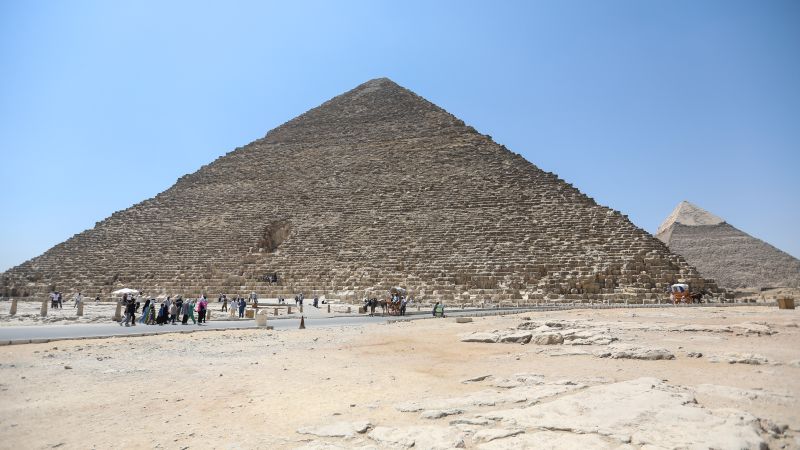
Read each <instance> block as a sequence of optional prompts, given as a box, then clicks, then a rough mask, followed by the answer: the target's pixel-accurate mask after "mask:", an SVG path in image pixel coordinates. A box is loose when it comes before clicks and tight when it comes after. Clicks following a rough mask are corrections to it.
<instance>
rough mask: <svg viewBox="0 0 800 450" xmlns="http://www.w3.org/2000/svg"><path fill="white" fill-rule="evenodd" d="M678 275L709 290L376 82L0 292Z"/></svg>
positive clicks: (553, 183)
mask: <svg viewBox="0 0 800 450" xmlns="http://www.w3.org/2000/svg"><path fill="white" fill-rule="evenodd" d="M268 273H277V275H278V280H279V282H278V284H277V285H270V284H268V283H266V282H265V281H262V277H263V276H264V275H265V274H268ZM678 280H685V281H689V282H691V283H693V285H694V286H697V287H704V286H705V287H709V288H712V289H713V288H714V285H713V283H710V284H709V283H707V281H706V280H704V279H703V278H701V277H700V276H699V275H698V273H697V271H696V270H695V269H694V268H692V267H691V266H689V265H688V264H687V263H686V262H685V261H684V260H683V259H682V258H681V257H679V256H677V255H675V254H673V253H671V252H670V251H669V249H668V248H667V247H666V246H665V245H664V244H662V243H661V242H660V241H659V240H657V239H655V238H653V237H652V236H651V235H649V234H648V233H647V232H645V231H643V230H641V229H640V228H638V227H636V226H635V225H633V224H632V223H631V222H630V221H629V220H628V219H627V217H625V216H624V215H621V214H620V213H619V212H617V211H614V210H611V209H609V208H606V207H603V206H599V205H597V204H596V203H595V202H594V201H593V200H592V199H591V198H589V197H587V196H585V195H584V194H582V193H581V192H579V191H578V190H577V189H575V188H574V187H572V186H571V185H570V184H567V183H565V182H564V181H563V180H560V179H559V178H558V177H557V176H556V175H554V174H552V173H548V172H544V171H542V170H540V169H538V168H537V167H535V166H534V165H533V164H531V163H529V162H528V161H526V160H525V159H524V158H522V157H521V156H520V155H517V154H515V153H512V152H511V151H509V150H507V149H506V148H505V147H504V146H501V145H498V144H496V143H495V142H493V141H492V139H491V138H490V137H488V136H484V135H481V134H479V133H478V132H476V131H475V130H474V129H473V128H472V127H469V126H466V125H465V124H464V123H463V122H462V121H461V120H459V119H457V118H456V117H454V116H453V115H451V114H449V113H447V112H446V111H444V110H443V109H441V108H439V107H437V106H436V105H434V104H432V103H430V102H428V101H426V100H425V99H423V98H421V97H419V96H417V95H416V94H414V93H412V92H410V91H409V90H407V89H404V88H402V87H400V86H398V85H397V84H395V83H394V82H392V81H391V80H388V79H385V78H383V79H376V80H371V81H369V82H367V83H364V84H362V85H360V86H358V87H356V88H355V89H353V90H351V91H349V92H347V93H345V94H343V95H340V96H338V97H335V98H333V99H331V100H329V101H327V102H325V103H324V104H322V105H321V106H319V107H317V108H314V109H312V110H310V111H308V112H306V113H305V114H302V115H300V116H298V117H297V118H295V119H293V120H291V121H289V122H287V123H285V124H283V125H281V126H279V127H278V128H275V129H274V130H272V131H270V132H269V133H268V134H267V135H266V136H265V137H264V138H262V139H259V140H257V141H255V142H252V143H250V144H248V145H246V146H244V147H241V148H238V149H236V150H234V151H232V152H230V153H228V154H226V155H225V156H222V157H220V158H219V159H217V160H216V161H214V162H213V163H211V164H208V165H206V166H203V167H202V168H200V170H198V171H197V172H195V173H192V174H190V175H186V176H184V177H182V178H180V179H179V180H178V181H177V182H176V183H175V185H173V186H172V187H171V188H169V189H168V190H166V191H164V192H162V193H161V194H159V195H157V196H156V197H155V198H151V199H148V200H145V201H143V202H141V203H139V204H136V205H134V206H132V207H130V208H128V209H126V210H124V211H119V212H117V213H115V214H113V215H112V216H111V217H109V218H107V219H105V220H103V221H102V222H99V223H97V224H96V226H95V227H94V228H92V229H90V230H87V231H85V232H83V233H80V234H78V235H75V236H73V237H72V238H70V239H68V240H67V241H65V242H63V243H61V244H59V245H56V246H55V247H53V248H52V249H50V250H48V251H47V252H45V253H44V254H43V255H41V256H38V257H36V258H33V259H32V260H30V261H27V262H25V263H23V264H21V265H19V266H17V267H14V268H12V269H10V270H9V271H7V272H6V273H4V274H3V275H2V282H3V286H2V288H3V290H4V292H5V293H6V294H7V295H34V294H37V295H38V294H41V293H44V292H47V291H48V290H49V289H54V288H55V289H58V290H61V291H65V292H69V291H71V290H72V289H81V290H82V291H83V292H84V293H85V294H89V295H95V294H96V293H97V294H106V293H108V292H109V291H111V290H113V289H115V288H118V287H121V286H123V285H124V286H127V287H134V288H137V289H142V290H144V291H145V292H146V293H150V294H157V293H168V294H178V293H180V294H183V295H197V294H199V293H201V292H204V293H207V294H210V295H215V294H216V293H218V292H225V293H229V294H231V293H241V294H246V293H248V292H250V291H256V292H258V293H259V294H260V295H262V296H277V295H285V296H291V295H293V294H294V293H297V292H304V293H305V294H306V295H310V294H311V293H319V294H327V295H329V296H332V297H333V296H344V295H351V296H353V297H361V296H363V295H370V294H373V295H381V296H383V295H384V294H385V292H386V289H387V288H389V287H391V286H395V285H400V286H403V287H406V288H408V289H409V290H411V292H412V295H413V296H414V297H415V298H418V299H428V300H433V299H444V300H447V301H450V300H458V301H460V302H468V301H473V302H475V301H479V302H483V301H495V302H499V301H504V300H519V299H523V300H529V301H533V300H538V299H542V298H551V299H565V300H586V299H613V300H617V301H620V300H624V299H628V298H630V299H633V298H645V297H650V298H654V297H655V296H658V295H661V294H662V292H663V285H664V284H665V283H670V282H675V281H678Z"/></svg>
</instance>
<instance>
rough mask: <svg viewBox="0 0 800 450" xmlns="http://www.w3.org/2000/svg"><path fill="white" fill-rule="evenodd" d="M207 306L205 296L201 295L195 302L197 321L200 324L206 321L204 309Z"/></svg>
mask: <svg viewBox="0 0 800 450" xmlns="http://www.w3.org/2000/svg"><path fill="white" fill-rule="evenodd" d="M207 308H208V302H207V301H206V298H205V296H203V297H202V298H201V299H200V301H198V302H197V322H198V323H200V324H203V323H206V309H207Z"/></svg>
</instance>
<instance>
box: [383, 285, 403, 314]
mask: <svg viewBox="0 0 800 450" xmlns="http://www.w3.org/2000/svg"><path fill="white" fill-rule="evenodd" d="M406 294H407V292H406V290H405V289H404V288H401V287H398V286H395V287H393V288H391V289H389V300H388V301H387V302H386V308H387V309H388V311H389V315H390V316H399V315H401V314H402V313H403V311H402V307H403V304H405V298H406Z"/></svg>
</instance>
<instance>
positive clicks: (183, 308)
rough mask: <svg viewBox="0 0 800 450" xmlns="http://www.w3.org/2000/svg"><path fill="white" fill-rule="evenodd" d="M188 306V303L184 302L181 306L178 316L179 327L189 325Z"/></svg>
mask: <svg viewBox="0 0 800 450" xmlns="http://www.w3.org/2000/svg"><path fill="white" fill-rule="evenodd" d="M190 306H191V305H189V302H188V301H186V302H184V303H183V305H181V312H180V314H181V325H186V324H187V323H189V308H190Z"/></svg>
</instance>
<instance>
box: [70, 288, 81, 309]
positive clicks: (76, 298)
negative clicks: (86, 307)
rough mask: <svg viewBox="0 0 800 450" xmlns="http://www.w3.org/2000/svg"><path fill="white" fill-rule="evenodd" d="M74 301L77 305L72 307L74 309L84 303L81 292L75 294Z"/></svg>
mask: <svg viewBox="0 0 800 450" xmlns="http://www.w3.org/2000/svg"><path fill="white" fill-rule="evenodd" d="M73 300H75V304H74V305H72V307H73V308H77V307H78V305H80V304H81V302H83V296H82V295H81V293H80V292H78V293H77V294H75V297H73Z"/></svg>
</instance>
